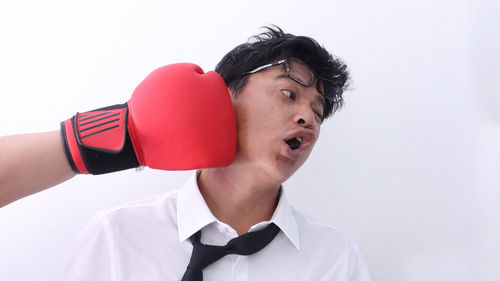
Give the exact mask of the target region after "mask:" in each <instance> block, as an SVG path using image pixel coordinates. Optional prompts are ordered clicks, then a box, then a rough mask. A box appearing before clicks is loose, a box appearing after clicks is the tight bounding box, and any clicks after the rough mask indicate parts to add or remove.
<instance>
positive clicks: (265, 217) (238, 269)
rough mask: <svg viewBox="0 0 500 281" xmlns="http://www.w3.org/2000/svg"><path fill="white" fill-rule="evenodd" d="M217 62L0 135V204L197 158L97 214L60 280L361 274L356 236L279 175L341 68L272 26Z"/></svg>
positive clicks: (294, 163) (334, 87)
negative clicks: (180, 179)
mask: <svg viewBox="0 0 500 281" xmlns="http://www.w3.org/2000/svg"><path fill="white" fill-rule="evenodd" d="M216 72H217V73H219V74H220V76H221V77H222V78H221V77H219V76H218V75H213V74H214V73H212V74H210V73H207V74H203V71H201V69H199V68H198V67H196V66H193V65H174V66H167V67H164V68H161V69H159V70H156V71H154V72H153V73H152V74H150V75H149V76H148V77H147V78H146V79H145V80H144V81H143V82H142V83H141V84H140V85H139V86H138V88H137V89H136V90H135V91H134V94H133V96H132V98H131V99H130V100H129V101H128V103H126V104H123V105H117V106H113V107H108V108H103V109H100V110H97V111H92V112H87V113H83V114H77V115H76V116H74V117H73V118H71V119H69V120H67V121H65V122H63V123H62V127H61V130H60V131H57V132H49V133H41V134H34V135H29V136H26V135H22V136H10V137H3V138H0V154H1V155H2V159H3V160H4V161H5V163H9V165H2V167H0V206H2V205H5V204H8V203H9V202H11V201H13V200H16V199H19V198H21V197H23V196H27V195H29V194H32V193H34V192H38V191H41V190H43V189H45V188H47V187H50V186H52V185H55V184H57V183H59V182H62V181H65V180H67V179H69V178H71V177H73V176H74V175H75V174H76V173H92V174H100V173H106V172H112V171H117V170H120V169H125V168H130V167H135V166H138V165H146V166H149V167H152V168H157V169H165V170H168V169H173V170H176V169H194V168H201V169H200V170H198V171H197V172H196V173H194V174H193V176H192V178H191V179H190V180H189V181H188V182H187V183H186V185H185V186H184V187H183V188H182V189H180V190H177V191H174V192H171V193H168V194H164V195H159V196H155V197H153V198H148V199H144V200H140V201H137V202H134V203H130V204H126V205H123V206H119V207H116V208H113V209H112V210H108V211H104V212H100V213H98V215H97V216H96V217H95V219H94V220H93V221H92V222H91V223H90V224H89V226H88V227H87V229H86V230H85V231H84V232H83V233H82V235H81V236H80V238H79V242H78V244H77V247H76V248H75V250H74V252H73V255H72V258H71V260H70V262H69V264H68V267H67V270H66V272H65V280H181V279H182V280H183V281H188V280H191V281H192V280H205V281H207V280H363V281H364V280H370V277H369V274H368V270H367V268H366V265H365V263H364V261H363V258H362V256H361V254H360V253H359V249H358V247H357V246H356V245H355V244H353V243H352V242H351V241H349V240H348V239H347V238H346V237H345V236H343V235H342V234H341V233H339V232H338V231H337V230H335V229H334V228H331V227H328V226H325V225H322V224H318V223H315V222H313V221H311V220H309V219H307V218H306V217H304V216H303V215H302V214H300V213H299V212H297V211H296V210H294V209H293V208H292V207H291V206H290V205H289V204H288V202H287V199H286V192H285V190H284V188H283V186H282V184H283V182H285V181H286V180H287V179H288V178H289V177H290V176H291V175H292V174H293V173H294V172H295V171H296V170H297V169H298V168H300V167H301V166H302V165H303V163H304V162H305V161H306V159H307V158H308V156H309V154H310V153H311V151H312V148H313V147H314V144H315V143H316V140H317V139H318V136H319V133H320V128H321V123H322V122H323V120H324V119H325V118H327V117H329V116H331V115H332V114H333V113H334V112H335V111H336V110H337V109H338V108H339V107H340V105H341V104H342V101H343V99H342V88H343V87H345V86H346V85H347V81H348V73H347V71H346V66H345V65H344V64H343V63H342V62H341V61H340V60H338V59H335V58H333V57H332V56H331V55H330V54H329V53H328V52H327V51H326V50H325V49H324V48H322V47H321V46H320V45H319V44H318V43H317V42H316V41H314V40H312V39H311V38H308V37H302V36H294V35H291V34H287V33H284V32H283V31H282V30H280V29H279V28H275V29H269V30H268V31H267V32H265V33H262V34H260V35H258V36H255V37H253V38H252V39H251V40H250V41H249V42H248V43H246V44H242V45H240V46H238V47H236V48H235V49H233V50H232V51H231V52H229V53H228V54H227V55H226V56H225V57H224V58H223V59H222V61H221V62H220V63H219V64H218V65H217V68H216ZM222 79H223V80H222ZM224 82H225V83H224ZM228 89H229V92H228ZM186 108H189V110H185V109H186ZM233 108H234V110H233ZM113 118H114V119H113ZM159 120H160V121H159ZM234 123H236V125H237V134H236V132H235V131H236V130H235V126H234V125H235V124H234ZM193 135H194V137H193ZM165 136H167V137H165ZM236 139H237V144H236V141H235V140H236ZM187 140H189V141H187ZM233 145H234V147H233ZM34 159H35V160H36V161H34ZM233 159H234V161H233ZM20 175H22V176H20Z"/></svg>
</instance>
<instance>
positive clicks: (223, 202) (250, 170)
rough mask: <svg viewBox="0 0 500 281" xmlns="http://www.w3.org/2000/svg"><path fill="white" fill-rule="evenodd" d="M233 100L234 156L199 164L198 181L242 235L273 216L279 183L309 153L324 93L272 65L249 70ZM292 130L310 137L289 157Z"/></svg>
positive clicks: (216, 208)
mask: <svg viewBox="0 0 500 281" xmlns="http://www.w3.org/2000/svg"><path fill="white" fill-rule="evenodd" d="M232 100H233V105H234V110H235V114H236V121H237V127H238V146H237V151H236V158H235V160H234V162H233V163H232V164H231V165H229V166H227V167H222V168H215V169H204V170H202V171H201V173H200V175H199V177H198V185H199V187H200V191H201V193H202V195H203V197H204V198H205V200H206V202H207V204H208V207H209V208H210V210H211V211H212V213H213V214H214V215H215V217H217V218H218V219H219V220H221V221H222V222H224V223H226V224H228V225H230V226H231V227H233V228H234V229H235V230H236V231H237V232H238V234H239V235H241V234H243V233H246V232H248V230H249V229H250V227H251V226H252V225H254V224H256V223H258V222H261V221H267V220H270V219H271V217H272V215H273V212H274V209H275V207H276V204H277V201H278V192H279V189H280V187H281V184H282V183H283V182H284V181H286V180H287V179H288V178H289V177H290V176H292V175H293V173H295V171H297V169H299V168H300V167H301V166H302V165H303V164H304V162H305V161H306V159H307V158H308V156H309V154H310V153H311V151H312V149H313V147H314V144H315V143H316V140H317V139H318V136H319V133H320V125H321V117H320V116H318V114H319V115H321V114H322V111H323V105H322V103H323V98H322V95H321V94H320V93H319V92H318V91H317V87H316V85H313V86H311V87H304V86H302V85H300V84H298V83H297V82H295V81H293V80H291V79H289V78H288V77H287V76H286V75H285V74H284V72H283V68H282V67H279V66H276V67H271V68H268V69H266V70H263V71H260V72H257V73H255V74H252V75H251V77H250V78H249V80H248V82H247V84H246V86H245V87H244V88H243V90H242V91H241V92H240V93H239V95H238V96H237V97H234V95H233V98H232ZM296 132H300V134H308V135H309V140H308V144H306V146H305V147H302V148H301V153H300V155H298V156H297V157H292V156H291V155H290V154H289V153H288V152H287V149H288V148H287V147H288V146H287V145H286V143H285V142H284V140H285V139H287V138H290V136H291V135H293V134H294V133H296ZM303 144H304V143H303Z"/></svg>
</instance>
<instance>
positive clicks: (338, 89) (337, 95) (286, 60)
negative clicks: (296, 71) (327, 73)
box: [243, 58, 343, 103]
mask: <svg viewBox="0 0 500 281" xmlns="http://www.w3.org/2000/svg"><path fill="white" fill-rule="evenodd" d="M290 61H294V62H296V63H300V64H301V65H303V66H304V67H305V68H306V69H307V70H309V71H310V72H311V73H312V75H313V78H312V80H311V82H310V83H309V84H307V83H305V82H303V81H301V80H300V79H297V78H295V77H293V76H292V75H291V74H290ZM280 64H285V70H286V74H287V76H288V78H290V79H292V80H293V81H295V82H297V83H299V84H300V85H302V86H304V87H311V86H312V85H313V84H314V81H316V80H318V82H321V84H323V89H324V88H325V85H324V84H325V82H327V83H330V84H331V85H332V87H333V88H334V89H335V90H334V93H333V95H334V96H333V97H329V95H328V94H329V93H324V92H323V91H322V90H321V89H320V84H319V83H318V85H317V87H318V92H320V93H321V95H322V96H323V97H324V98H325V99H328V100H329V101H331V102H333V103H338V100H339V99H340V96H342V92H343V91H342V87H340V86H338V85H337V83H335V82H333V81H332V80H330V79H322V78H317V77H316V73H314V71H312V69H310V68H309V67H308V66H307V65H305V64H304V63H302V62H301V61H299V60H295V59H289V58H284V59H282V60H279V61H277V62H273V63H268V64H265V65H262V66H259V67H257V68H255V69H252V70H250V71H247V72H244V73H243V75H246V74H254V73H256V72H259V71H261V70H264V69H266V68H269V67H273V66H277V65H280ZM339 76H340V75H335V76H334V77H339Z"/></svg>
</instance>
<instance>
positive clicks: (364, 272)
mask: <svg viewBox="0 0 500 281" xmlns="http://www.w3.org/2000/svg"><path fill="white" fill-rule="evenodd" d="M348 280H349V281H371V280H372V279H371V277H370V271H369V270H368V266H367V265H366V262H365V259H364V258H363V255H362V254H361V252H360V251H359V248H358V247H357V246H356V247H354V249H353V250H352V252H351V257H350V270H349V279H348Z"/></svg>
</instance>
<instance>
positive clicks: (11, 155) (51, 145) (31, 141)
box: [0, 131, 75, 207]
mask: <svg viewBox="0 0 500 281" xmlns="http://www.w3.org/2000/svg"><path fill="white" fill-rule="evenodd" d="M73 176H75V173H74V172H73V170H71V167H70V166H69V164H68V160H67V159H66V156H65V154H64V150H63V147H62V144H61V135H60V131H53V132H45V133H36V134H23V135H12V136H3V137H0V207H3V206H5V205H7V204H9V203H11V202H13V201H15V200H18V199H20V198H22V197H25V196H28V195H31V194H33V193H36V192H39V191H42V190H44V189H47V188H49V187H51V186H54V185H57V184H59V183H61V182H64V181H66V180H68V179H70V178H72V177H73Z"/></svg>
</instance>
